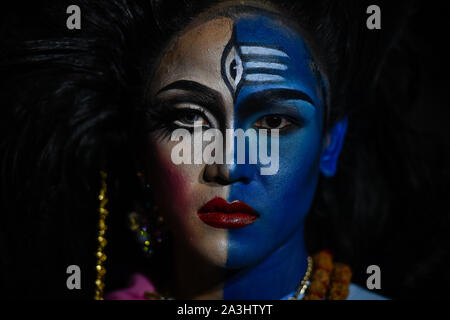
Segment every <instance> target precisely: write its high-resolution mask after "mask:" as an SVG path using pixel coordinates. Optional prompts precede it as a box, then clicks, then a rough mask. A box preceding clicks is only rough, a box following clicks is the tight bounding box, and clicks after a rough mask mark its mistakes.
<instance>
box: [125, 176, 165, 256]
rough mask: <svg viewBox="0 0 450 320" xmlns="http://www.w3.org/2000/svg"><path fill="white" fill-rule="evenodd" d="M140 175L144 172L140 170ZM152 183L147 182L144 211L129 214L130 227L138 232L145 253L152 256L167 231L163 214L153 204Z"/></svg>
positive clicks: (137, 237) (138, 238) (137, 236)
mask: <svg viewBox="0 0 450 320" xmlns="http://www.w3.org/2000/svg"><path fill="white" fill-rule="evenodd" d="M137 175H138V176H139V177H142V173H141V172H138V174H137ZM150 192H151V189H150V185H149V184H145V194H146V195H145V197H146V199H147V200H146V202H145V208H144V209H143V211H144V212H143V213H142V214H139V213H137V212H131V213H130V214H129V215H128V218H129V221H130V229H131V230H132V231H133V232H134V233H135V234H136V239H137V241H138V243H139V244H140V245H141V246H142V250H143V251H144V254H145V255H147V256H148V257H151V256H152V255H153V253H154V250H155V248H156V247H157V246H159V245H161V244H162V243H163V242H164V239H165V237H166V234H167V232H166V231H165V224H164V218H163V216H162V215H161V214H160V213H159V212H158V208H157V207H156V206H152V204H151V201H150V199H151V196H150Z"/></svg>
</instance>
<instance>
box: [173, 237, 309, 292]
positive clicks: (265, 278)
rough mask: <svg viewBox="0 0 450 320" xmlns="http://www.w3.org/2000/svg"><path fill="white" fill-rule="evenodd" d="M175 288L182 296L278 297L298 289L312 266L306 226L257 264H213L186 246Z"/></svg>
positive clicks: (177, 259)
mask: <svg viewBox="0 0 450 320" xmlns="http://www.w3.org/2000/svg"><path fill="white" fill-rule="evenodd" d="M174 253H175V260H174V261H175V269H174V272H175V274H174V277H173V279H174V280H175V283H174V285H173V292H175V293H176V297H177V298H181V299H226V300H230V299H231V300H246V299H248V300H265V299H267V300H278V299H281V298H283V297H285V296H286V295H288V294H290V293H292V292H294V291H295V290H296V289H297V287H298V285H299V283H300V282H301V281H302V279H303V276H304V275H305V273H306V269H307V267H308V261H307V257H308V254H307V252H306V248H305V246H304V239H303V230H302V229H300V230H299V231H297V232H296V233H294V234H293V235H292V236H291V237H290V238H289V239H288V241H287V242H286V243H284V244H283V245H282V246H280V247H279V248H278V249H277V250H275V251H274V252H273V253H271V254H270V255H269V256H268V257H266V258H265V259H264V260H262V261H261V262H260V263H258V264H257V265H255V266H251V267H248V268H245V269H240V270H238V271H232V272H226V270H225V269H223V268H220V267H216V266H211V265H210V264H208V263H207V262H205V261H203V260H202V259H201V258H199V257H198V256H196V255H195V254H194V253H192V252H187V251H186V248H183V249H182V250H175V252H174Z"/></svg>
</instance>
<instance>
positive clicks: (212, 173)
mask: <svg viewBox="0 0 450 320" xmlns="http://www.w3.org/2000/svg"><path fill="white" fill-rule="evenodd" d="M252 171H253V170H252V168H251V166H249V165H246V164H210V165H206V167H205V170H204V173H203V180H204V181H205V182H208V183H216V184H219V185H231V184H234V183H244V184H249V183H250V181H251V179H252Z"/></svg>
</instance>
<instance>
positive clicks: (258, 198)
mask: <svg viewBox="0 0 450 320" xmlns="http://www.w3.org/2000/svg"><path fill="white" fill-rule="evenodd" d="M311 62H312V59H311V53H310V51H309V49H308V46H307V45H306V43H305V41H304V40H303V39H302V37H301V36H300V35H299V34H298V33H297V32H296V31H294V30H293V29H291V28H290V27H288V26H287V25H285V24H283V23H281V22H280V20H279V19H275V18H272V17H269V16H264V15H246V16H243V17H242V18H239V19H237V20H236V21H235V25H234V32H233V37H232V39H231V40H230V42H229V43H228V45H227V46H226V48H225V51H224V54H223V57H222V77H223V78H224V80H225V82H226V84H227V86H228V89H229V90H230V91H231V93H232V95H233V97H234V115H235V116H234V127H235V128H242V129H243V130H247V129H249V128H252V126H253V125H254V123H255V121H257V120H258V119H260V118H261V117H264V116H266V115H273V114H276V115H280V116H288V117H289V118H290V119H292V122H293V123H294V127H293V129H290V130H289V132H286V133H281V132H280V138H279V148H280V149H279V155H280V165H279V171H278V173H277V174H276V175H272V176H263V175H261V174H260V167H259V165H234V166H230V168H229V175H230V177H229V178H230V180H231V181H234V183H233V184H232V185H231V188H230V193H229V197H228V199H227V200H228V201H234V200H241V201H244V202H245V203H247V204H249V205H250V206H251V207H252V208H253V209H255V210H256V211H257V212H258V213H259V214H260V217H259V219H258V220H257V221H256V222H255V223H253V224H252V225H249V226H247V227H245V228H242V229H233V230H229V231H228V256H227V268H228V269H230V270H233V269H234V270H237V272H236V273H235V274H234V275H232V276H230V278H229V280H228V281H227V282H226V283H225V287H224V298H225V299H279V298H282V297H283V296H285V295H286V294H288V293H289V291H293V290H295V288H296V287H297V285H298V283H300V281H301V279H302V277H303V275H304V272H305V271H306V266H307V252H306V250H305V247H304V242H303V220H304V218H305V216H306V214H307V212H308V210H309V208H310V205H311V202H312V200H313V196H314V192H315V189H316V185H317V180H318V176H319V162H320V161H319V160H320V154H321V148H322V143H321V142H322V130H323V125H322V123H323V101H322V95H321V90H320V79H319V78H318V77H317V74H316V73H315V72H314V71H313V70H312V68H311ZM264 93H270V95H269V96H270V97H274V98H270V99H266V100H263V101H261V99H259V100H258V99H255V97H258V96H264ZM255 103H256V104H258V105H257V106H256V108H255ZM250 109H251V110H252V111H251V112H250V111H249V110H250ZM268 149H269V150H270V146H269V147H268ZM248 266H252V267H248ZM243 267H247V268H246V269H245V271H242V270H241V271H239V270H240V268H243ZM268 275H270V276H268Z"/></svg>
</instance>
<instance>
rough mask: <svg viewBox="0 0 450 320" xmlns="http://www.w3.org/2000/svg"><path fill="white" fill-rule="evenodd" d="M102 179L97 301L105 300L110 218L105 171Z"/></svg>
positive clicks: (96, 285) (99, 198) (96, 281)
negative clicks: (108, 223)
mask: <svg viewBox="0 0 450 320" xmlns="http://www.w3.org/2000/svg"><path fill="white" fill-rule="evenodd" d="M100 177H101V187H100V193H99V195H98V200H100V206H99V209H98V212H99V214H100V219H99V223H98V237H97V240H98V248H97V254H96V255H97V265H96V266H95V268H96V270H97V277H96V280H95V296H94V299H95V300H103V289H104V287H105V274H106V269H105V266H104V264H105V261H106V254H105V252H104V250H105V246H106V244H107V242H106V237H105V233H106V229H107V228H106V217H107V216H108V210H107V209H106V204H107V203H108V198H107V197H106V191H107V184H106V178H107V177H108V175H107V174H106V172H105V171H100Z"/></svg>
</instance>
